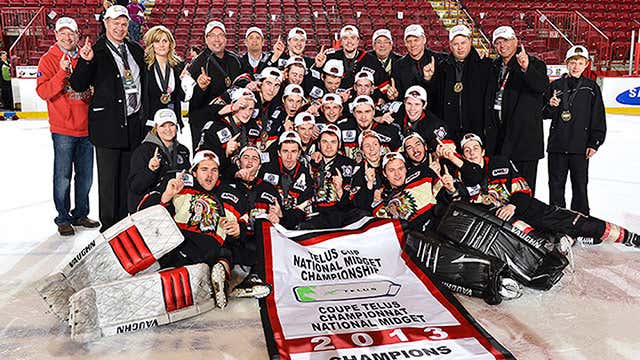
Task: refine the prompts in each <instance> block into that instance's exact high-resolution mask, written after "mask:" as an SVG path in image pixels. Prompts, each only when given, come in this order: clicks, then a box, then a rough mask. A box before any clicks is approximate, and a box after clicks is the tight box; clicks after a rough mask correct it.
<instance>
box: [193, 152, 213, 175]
mask: <svg viewBox="0 0 640 360" xmlns="http://www.w3.org/2000/svg"><path fill="white" fill-rule="evenodd" d="M205 160H213V161H214V162H215V163H216V164H218V166H220V158H218V155H216V153H214V152H213V151H211V150H200V151H198V152H197V153H196V154H195V155H194V156H193V160H192V161H191V169H189V170H191V171H193V169H195V168H196V166H198V164H200V163H201V162H203V161H205Z"/></svg>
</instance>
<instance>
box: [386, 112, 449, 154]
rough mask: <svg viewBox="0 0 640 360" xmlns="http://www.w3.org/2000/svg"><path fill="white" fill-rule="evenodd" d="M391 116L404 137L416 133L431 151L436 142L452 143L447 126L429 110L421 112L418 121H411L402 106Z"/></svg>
mask: <svg viewBox="0 0 640 360" xmlns="http://www.w3.org/2000/svg"><path fill="white" fill-rule="evenodd" d="M392 116H393V119H394V123H395V124H398V126H399V127H400V128H401V129H402V134H403V135H404V136H407V135H409V134H411V133H413V132H417V133H418V134H420V136H422V138H423V139H424V141H426V142H427V144H426V145H427V147H428V148H429V150H431V151H433V150H435V148H436V146H438V140H440V141H441V142H443V143H447V142H448V143H453V140H451V137H450V135H449V132H448V131H447V125H446V124H445V123H444V121H442V120H441V119H440V118H439V117H437V116H436V115H435V114H434V113H432V112H431V111H429V110H423V111H422V114H420V117H419V118H418V120H416V121H411V120H409V116H407V113H406V111H405V108H404V104H402V105H400V107H399V108H398V111H397V112H396V113H394V114H392Z"/></svg>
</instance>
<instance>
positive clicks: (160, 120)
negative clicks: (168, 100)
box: [153, 109, 178, 126]
mask: <svg viewBox="0 0 640 360" xmlns="http://www.w3.org/2000/svg"><path fill="white" fill-rule="evenodd" d="M166 122H170V123H173V124H174V125H177V124H178V118H177V117H176V113H175V112H173V110H171V109H160V110H158V111H156V113H155V115H153V125H155V126H161V125H163V124H164V123H166Z"/></svg>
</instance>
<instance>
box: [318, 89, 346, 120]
mask: <svg viewBox="0 0 640 360" xmlns="http://www.w3.org/2000/svg"><path fill="white" fill-rule="evenodd" d="M342 110H343V105H342V98H341V97H340V96H338V95H337V94H325V95H324V96H323V97H322V105H321V106H320V116H319V118H318V123H320V124H335V123H337V122H338V120H340V119H342Z"/></svg>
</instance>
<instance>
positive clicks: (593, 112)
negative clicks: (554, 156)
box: [545, 76, 607, 154]
mask: <svg viewBox="0 0 640 360" xmlns="http://www.w3.org/2000/svg"><path fill="white" fill-rule="evenodd" d="M578 85H579V87H578ZM554 90H556V91H557V96H558V98H559V99H560V100H561V101H560V105H559V106H557V107H552V106H549V98H551V96H552V95H553V91H554ZM565 94H567V96H566V101H567V104H566V105H567V106H568V105H569V104H570V106H568V109H567V110H568V111H570V112H571V119H570V120H569V121H563V120H562V117H561V115H562V112H563V111H564V110H565V104H564V103H563V101H565ZM545 99H546V101H545V104H546V105H545V115H546V116H545V118H546V117H550V118H551V128H550V129H549V142H548V145H547V151H548V152H551V153H565V154H584V153H585V151H586V149H587V148H593V149H595V150H598V148H599V147H600V145H602V143H603V142H604V139H605V136H606V133H607V124H606V120H605V112H604V103H603V102H602V92H601V91H600V87H599V86H598V84H596V82H595V81H593V80H591V79H588V78H585V77H584V76H582V77H580V79H576V78H574V77H571V76H563V77H562V78H560V79H558V80H556V81H554V82H552V83H551V87H550V88H549V90H548V91H547V95H546V96H545Z"/></svg>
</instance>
